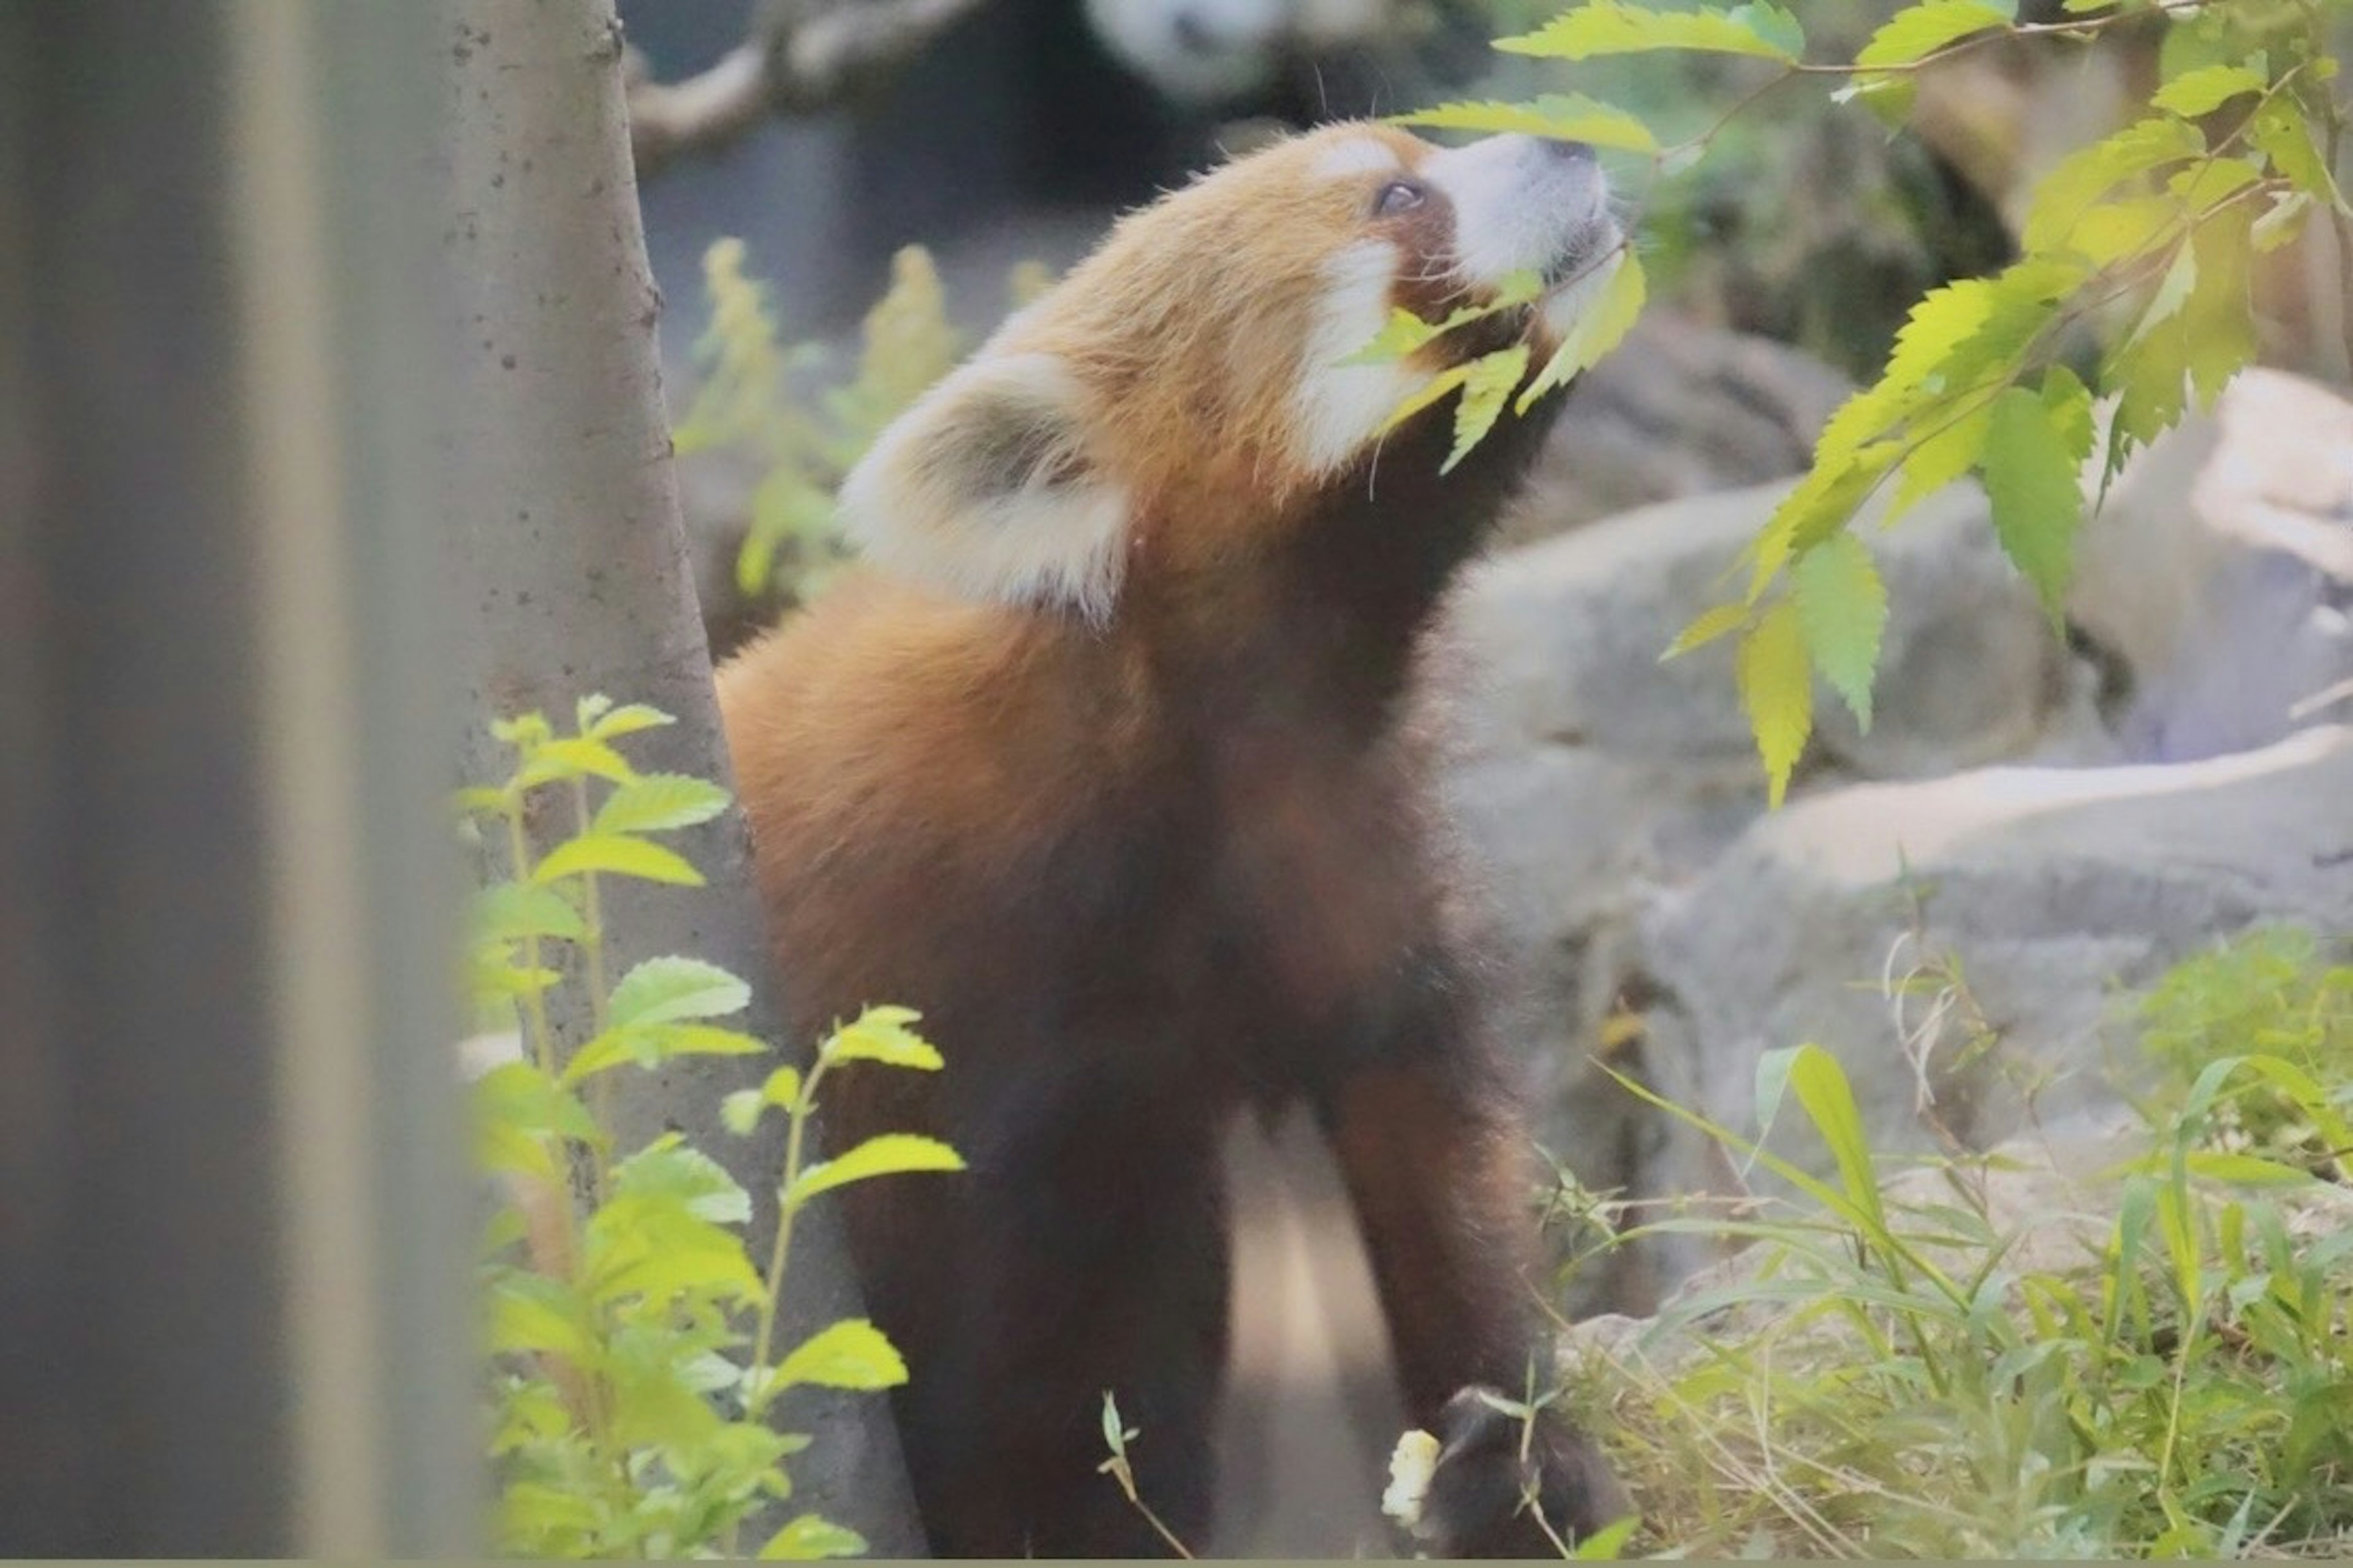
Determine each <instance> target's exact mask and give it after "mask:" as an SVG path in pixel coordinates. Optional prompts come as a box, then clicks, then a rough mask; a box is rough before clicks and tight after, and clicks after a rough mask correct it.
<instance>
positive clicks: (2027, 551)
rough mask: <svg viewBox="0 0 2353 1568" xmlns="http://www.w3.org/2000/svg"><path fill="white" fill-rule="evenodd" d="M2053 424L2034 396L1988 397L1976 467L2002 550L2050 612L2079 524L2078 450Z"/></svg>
mask: <svg viewBox="0 0 2353 1568" xmlns="http://www.w3.org/2000/svg"><path fill="white" fill-rule="evenodd" d="M2061 424H2062V421H2061V419H2060V418H2059V417H2054V416H2053V413H2052V410H2051V409H2049V408H2047V407H2045V406H2044V405H2043V402H2042V398H2040V397H2038V396H2036V395H2034V394H2033V393H2031V392H2030V391H2028V390H2027V389H2025V388H2024V387H2019V386H2013V387H2011V388H2010V389H2009V390H2008V391H2006V392H2004V393H2003V394H2002V395H2000V397H1999V398H1997V399H1995V400H1994V405H1993V419H1992V422H1991V424H1990V426H1989V427H1988V429H1987V431H1986V446H1985V454H1984V457H1983V458H1982V459H1981V460H1980V462H1979V465H1978V467H1979V468H1980V469H1981V471H1982V472H1983V473H1984V475H1985V487H1986V495H1987V497H1988V499H1989V500H1991V502H1992V503H1993V529H1994V533H1995V535H1996V536H1997V537H1999V538H2000V541H2001V547H2002V551H2003V552H2004V553H2006V554H2007V555H2009V557H2010V560H2011V561H2012V562H2013V563H2016V564H2017V567H2018V569H2019V571H2020V572H2021V573H2022V574H2024V575H2025V577H2026V580H2027V581H2028V582H2029V583H2031V584H2033V585H2034V591H2035V593H2036V594H2037V595H2039V596H2040V597H2041V598H2042V604H2043V607H2044V608H2045V609H2046V610H2048V611H2049V612H2050V613H2051V614H2052V616H2054V617H2055V616H2058V614H2059V613H2060V605H2061V600H2062V597H2063V595H2064V594H2065V593H2066V589H2067V579H2068V576H2069V574H2071V573H2072V571H2073V561H2074V549H2075V534H2076V532H2077V531H2078V530H2079V529H2080V528H2081V527H2082V526H2083V521H2084V494H2083V490H2082V489H2081V486H2080V484H2079V482H2078V479H2077V475H2078V471H2079V469H2080V468H2081V466H2082V462H2083V458H2084V455H2085V453H2084V451H2082V450H2070V448H2069V447H2068V446H2067V445H2066V441H2065V437H2064V436H2063V431H2062V428H2061ZM2088 446H2089V443H2088V441H2087V442H2086V443H2085V447H2086V449H2088Z"/></svg>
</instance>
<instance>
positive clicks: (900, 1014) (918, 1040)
mask: <svg viewBox="0 0 2353 1568" xmlns="http://www.w3.org/2000/svg"><path fill="white" fill-rule="evenodd" d="M922 1016H923V1015H922V1014H920V1013H917V1012H916V1011H915V1010H914V1009H913V1008H912V1007H887V1006H886V1007H869V1008H867V1009H866V1011H864V1012H863V1013H860V1015H859V1016H857V1017H856V1018H854V1019H852V1020H851V1021H850V1022H849V1023H847V1024H844V1025H843V1026H841V1027H839V1029H836V1030H835V1031H834V1032H833V1033H832V1034H830V1035H828V1037H826V1039H825V1042H824V1043H823V1044H822V1045H820V1046H819V1047H818V1055H819V1056H821V1057H823V1058H825V1059H826V1060H827V1061H834V1062H858V1061H864V1062H881V1064H883V1065H884V1066H886V1067H895V1068H914V1069H915V1070H917V1071H919V1072H937V1071H938V1070H939V1069H940V1067H941V1065H942V1064H941V1060H940V1053H939V1051H938V1049H937V1048H936V1047H934V1046H933V1045H932V1043H931V1042H930V1041H928V1040H926V1039H924V1038H923V1037H922V1036H921V1035H918V1034H916V1033H915V1032H914V1030H913V1029H911V1028H909V1027H908V1026H909V1025H911V1024H913V1023H914V1022H915V1021H916V1020H917V1019H918V1018H920V1017H922ZM783 1070H786V1071H789V1070H790V1069H789V1068H786V1069H783ZM793 1092H795V1093H797V1092H798V1086H797V1084H796V1085H795V1087H794V1090H793ZM777 1103H780V1104H789V1103H790V1100H782V1101H778V1102H777Z"/></svg>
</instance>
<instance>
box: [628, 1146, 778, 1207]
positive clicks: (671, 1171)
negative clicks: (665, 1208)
mask: <svg viewBox="0 0 2353 1568" xmlns="http://www.w3.org/2000/svg"><path fill="white" fill-rule="evenodd" d="M613 1194H614V1196H615V1197H616V1198H647V1199H660V1200H664V1201H668V1202H674V1203H677V1204H679V1205H681V1206H682V1207H683V1208H684V1209H685V1211H686V1212H687V1213H688V1214H691V1215H693V1216H694V1217H695V1218H697V1219H699V1220H706V1221H708V1222H710V1223H711V1224H712V1225H743V1224H745V1223H746V1222H748V1221H749V1220H750V1219H751V1217H752V1198H751V1194H748V1193H746V1192H744V1188H743V1186H742V1185H741V1184H739V1183H737V1181H736V1180H735V1178H734V1177H733V1176H731V1175H729V1174H728V1173H727V1168H726V1167H725V1166H724V1165H722V1164H721V1163H719V1162H718V1161H716V1160H714V1159H712V1157H711V1156H710V1155H708V1154H706V1153H704V1152H702V1150H700V1149H697V1148H695V1147H694V1146H693V1145H692V1144H690V1143H688V1142H685V1141H684V1140H683V1139H681V1137H680V1136H679V1135H678V1134H677V1133H675V1132H666V1133H664V1134H662V1135H661V1136H660V1137H659V1138H657V1139H655V1140H654V1141H653V1142H650V1143H649V1144H647V1145H646V1146H645V1147H644V1148H643V1149H640V1150H638V1152H636V1153H634V1154H632V1155H630V1156H629V1157H628V1159H626V1160H624V1161H622V1162H621V1163H619V1164H618V1165H617V1166H615V1167H614V1171H613Z"/></svg>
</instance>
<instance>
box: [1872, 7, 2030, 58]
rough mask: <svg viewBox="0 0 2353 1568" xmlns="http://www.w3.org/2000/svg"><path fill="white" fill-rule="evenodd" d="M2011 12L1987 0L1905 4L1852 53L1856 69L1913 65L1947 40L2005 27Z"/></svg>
mask: <svg viewBox="0 0 2353 1568" xmlns="http://www.w3.org/2000/svg"><path fill="white" fill-rule="evenodd" d="M2011 19H2012V13H2011V12H2010V10H2008V9H2005V8H2004V7H2002V6H2000V5H1990V4H1989V3H1988V0H1924V3H1923V4H1921V5H1906V6H1905V7H1904V9H1902V10H1900V11H1898V12H1896V13H1895V14H1894V16H1890V17H1889V18H1888V19H1887V20H1886V21H1885V22H1883V23H1882V24H1881V25H1880V27H1879V30H1878V31H1876V32H1874V33H1873V34H1872V35H1871V38H1870V41H1869V42H1867V43H1865V44H1864V45H1863V46H1862V49H1861V51H1860V52H1858V53H1857V54H1856V55H1855V57H1854V63H1855V65H1856V67H1857V68H1858V69H1859V70H1861V71H1862V72H1864V73H1866V74H1867V73H1868V72H1870V71H1871V70H1873V69H1874V68H1876V69H1879V70H1881V71H1884V70H1885V68H1887V67H1890V66H1909V65H1916V64H1918V63H1919V62H1920V61H1921V60H1923V59H1925V58H1927V57H1928V56H1930V55H1932V54H1935V53H1936V51H1937V50H1938V49H1941V48H1943V47H1945V46H1947V44H1955V43H1958V42H1959V41H1960V40H1961V39H1963V38H1966V37H1969V36H1970V35H1971V34H1973V33H1982V32H1984V31H1985V30H1986V29H1987V28H1989V27H2007V26H2010V21H2011Z"/></svg>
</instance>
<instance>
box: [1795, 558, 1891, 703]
mask: <svg viewBox="0 0 2353 1568" xmlns="http://www.w3.org/2000/svg"><path fill="white" fill-rule="evenodd" d="M1789 590H1790V595H1791V597H1792V599H1793V600H1794V601H1795V602H1796V604H1797V606H1798V624H1799V626H1800V627H1802V628H1803V629H1804V632H1805V641H1806V646H1807V647H1808V648H1810V650H1811V651H1812V656H1813V663H1814V667H1815V668H1817V669H1820V671H1821V672H1822V679H1825V680H1827V681H1829V682H1830V683H1831V686H1832V687H1833V688H1834V689H1836V690H1837V691H1838V694H1839V695H1840V696H1841V697H1843V698H1845V699H1846V705H1847V706H1848V707H1849V708H1851V709H1852V710H1854V718H1855V722H1856V723H1858V724H1860V725H1861V726H1862V729H1863V731H1864V732H1865V733H1868V732H1869V731H1870V730H1871V679H1872V675H1873V671H1874V670H1876V669H1877V668H1878V667H1879V639H1880V635H1881V634H1882V633H1883V631H1885V630H1886V627H1887V589H1886V586H1885V585H1884V584H1882V583H1881V582H1880V580H1879V568H1878V567H1877V566H1875V565H1873V563H1872V559H1871V552H1870V551H1868V550H1866V549H1864V548H1863V544H1862V541H1861V540H1859V539H1857V538H1856V537H1855V536H1854V535H1853V534H1852V533H1834V534H1832V535H1831V537H1830V538H1828V539H1825V540H1823V541H1822V542H1820V543H1819V544H1817V545H1815V546H1814V547H1813V548H1812V549H1810V550H1809V551H1807V552H1805V553H1804V554H1803V555H1800V556H1799V557H1798V560H1797V563H1796V564H1795V565H1793V566H1791V567H1790V568H1789Z"/></svg>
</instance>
